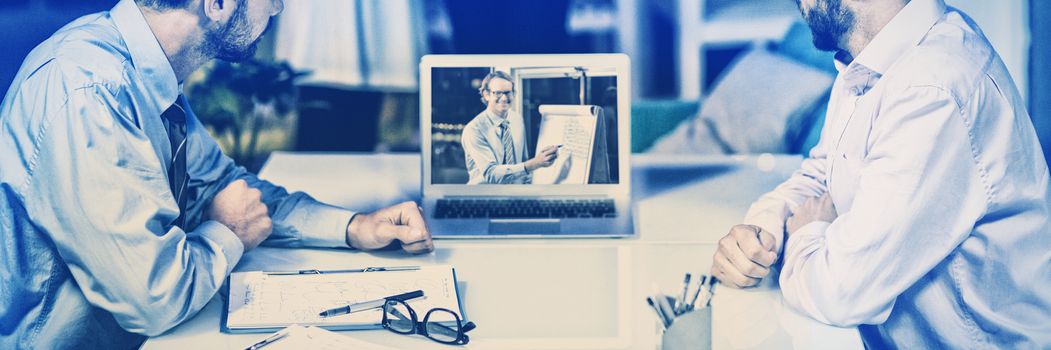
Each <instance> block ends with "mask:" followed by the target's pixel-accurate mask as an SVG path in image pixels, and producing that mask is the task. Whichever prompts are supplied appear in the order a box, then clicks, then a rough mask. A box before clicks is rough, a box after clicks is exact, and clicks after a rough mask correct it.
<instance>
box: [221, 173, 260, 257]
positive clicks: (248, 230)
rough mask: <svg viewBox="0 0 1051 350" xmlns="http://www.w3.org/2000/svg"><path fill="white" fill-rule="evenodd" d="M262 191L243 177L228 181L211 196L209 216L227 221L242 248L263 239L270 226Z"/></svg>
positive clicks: (255, 245)
mask: <svg viewBox="0 0 1051 350" xmlns="http://www.w3.org/2000/svg"><path fill="white" fill-rule="evenodd" d="M261 198H262V192H260V191H259V190H257V189H254V188H251V187H248V183H246V182H245V181H244V180H237V181H234V182H231V183H230V184H229V185H227V186H226V188H224V189H223V190H222V191H220V192H219V194H217V195H215V198H213V199H212V205H211V206H210V207H209V208H208V219H209V220H215V221H218V222H219V223H221V224H223V225H226V227H229V228H230V231H234V234H235V235H237V238H239V239H241V243H243V244H244V247H245V251H248V250H251V249H253V248H255V247H257V246H259V243H262V242H263V240H265V239H266V238H267V237H269V236H270V232H271V231H272V230H273V223H272V222H271V221H270V216H269V212H268V210H267V208H266V205H265V204H263V202H262V201H261V200H260V199H261Z"/></svg>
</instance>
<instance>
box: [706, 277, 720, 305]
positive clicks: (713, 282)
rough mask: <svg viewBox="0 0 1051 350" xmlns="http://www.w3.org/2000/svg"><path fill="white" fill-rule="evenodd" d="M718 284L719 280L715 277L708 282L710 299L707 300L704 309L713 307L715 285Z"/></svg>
mask: <svg viewBox="0 0 1051 350" xmlns="http://www.w3.org/2000/svg"><path fill="white" fill-rule="evenodd" d="M718 283H719V280H717V279H715V276H712V278H711V279H709V280H708V297H707V298H705V299H706V301H705V302H704V307H709V306H712V297H714V296H715V285H716V284H718Z"/></svg>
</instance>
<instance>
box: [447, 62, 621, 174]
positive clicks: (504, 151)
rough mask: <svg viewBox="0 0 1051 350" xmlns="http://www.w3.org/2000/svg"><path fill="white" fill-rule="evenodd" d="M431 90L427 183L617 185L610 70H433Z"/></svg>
mask: <svg viewBox="0 0 1051 350" xmlns="http://www.w3.org/2000/svg"><path fill="white" fill-rule="evenodd" d="M431 84H432V86H431V123H432V124H431V135H430V136H431V152H432V153H431V164H432V169H431V181H432V182H431V183H433V184H471V185H485V184H538V185H539V184H543V185H551V184H560V185H562V184H565V185H586V184H616V183H618V180H619V178H620V176H619V175H620V174H618V171H617V169H619V167H618V159H617V155H618V152H617V147H618V145H617V77H616V72H615V70H614V68H612V67H608V68H601V67H456V68H449V67H446V68H433V70H432V71H431Z"/></svg>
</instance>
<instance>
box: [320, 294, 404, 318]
mask: <svg viewBox="0 0 1051 350" xmlns="http://www.w3.org/2000/svg"><path fill="white" fill-rule="evenodd" d="M422 296H423V291H422V290H417V291H412V292H408V293H402V294H398V295H391V296H388V297H383V298H379V299H373V300H369V301H362V302H357V303H353V304H350V305H345V306H340V307H336V308H331V309H328V310H325V311H322V312H321V313H320V314H318V315H319V316H321V317H332V316H336V315H343V314H349V313H352V312H358V311H364V310H369V309H375V308H378V307H383V304H386V303H387V300H400V301H406V300H410V299H416V298H419V297H422Z"/></svg>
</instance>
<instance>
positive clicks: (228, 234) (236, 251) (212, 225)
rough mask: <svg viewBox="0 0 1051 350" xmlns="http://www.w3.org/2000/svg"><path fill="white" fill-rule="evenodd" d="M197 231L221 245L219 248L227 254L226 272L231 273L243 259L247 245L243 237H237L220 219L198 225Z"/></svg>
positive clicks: (210, 240)
mask: <svg viewBox="0 0 1051 350" xmlns="http://www.w3.org/2000/svg"><path fill="white" fill-rule="evenodd" d="M195 233H197V234H198V235H200V236H201V237H202V238H204V239H206V240H208V241H209V242H212V243H213V244H215V245H218V246H219V250H220V251H222V253H223V255H225V256H226V262H227V265H226V274H227V275H229V274H230V271H232V270H233V269H234V266H236V265H237V262H238V261H240V260H241V256H242V255H244V252H245V246H244V244H243V243H241V239H240V238H237V235H236V234H234V231H231V230H230V228H229V227H226V225H223V224H221V223H219V222H218V221H205V222H204V223H202V224H201V225H200V226H197V229H196V230H195Z"/></svg>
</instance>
